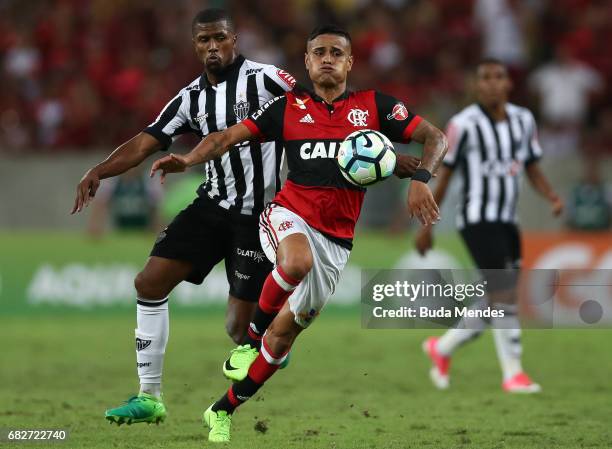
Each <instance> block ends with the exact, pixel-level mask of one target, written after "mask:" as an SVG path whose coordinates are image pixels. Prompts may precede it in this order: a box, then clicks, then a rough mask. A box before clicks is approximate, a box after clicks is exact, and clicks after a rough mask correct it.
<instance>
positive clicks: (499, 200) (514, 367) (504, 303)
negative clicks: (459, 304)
mask: <svg viewBox="0 0 612 449" xmlns="http://www.w3.org/2000/svg"><path fill="white" fill-rule="evenodd" d="M511 87H512V83H511V80H510V78H509V76H508V71H507V69H506V67H505V66H504V65H503V64H502V63H501V62H500V61H497V60H494V59H487V60H484V61H482V62H481V63H480V64H479V65H478V67H477V70H476V94H477V97H478V103H475V104H472V105H470V106H468V107H467V108H465V109H464V110H462V111H461V112H460V113H458V114H457V115H455V116H454V117H453V118H452V119H451V120H450V123H449V125H448V130H447V134H448V141H449V149H448V152H447V154H446V158H445V159H444V164H443V167H442V169H441V170H440V173H439V176H438V185H437V187H436V191H435V193H434V197H435V199H436V202H437V203H438V205H439V204H440V203H441V202H442V200H443V198H444V195H445V192H446V189H447V187H448V183H449V180H450V178H451V176H452V175H453V174H454V173H455V172H457V174H458V175H459V176H460V178H461V181H462V200H461V202H460V204H459V207H458V209H457V227H458V228H459V230H460V233H461V236H462V237H463V240H464V242H465V244H466V246H467V248H468V250H469V251H470V253H471V255H472V258H473V259H474V262H475V263H476V265H477V266H478V268H480V269H485V270H486V269H493V270H500V271H499V272H497V271H496V272H495V273H494V272H484V274H485V278H487V281H488V288H489V302H490V303H491V305H492V306H493V307H494V308H496V309H498V310H501V311H503V314H504V317H503V318H501V317H499V318H492V319H491V323H490V324H491V326H492V327H493V333H494V337H495V343H496V348H497V352H498V356H499V360H500V364H501V367H502V371H503V383H502V386H503V388H504V390H505V391H509V392H537V391H539V389H540V387H539V385H537V384H535V383H533V382H532V381H531V379H529V377H528V376H527V375H526V374H525V373H524V372H523V369H522V366H521V351H522V347H521V342H520V323H519V321H518V318H517V316H516V304H515V303H513V301H515V296H516V295H515V292H514V290H515V287H516V274H517V270H518V269H519V268H520V261H521V243H520V233H519V229H518V225H517V215H516V206H517V201H518V197H519V190H520V182H521V177H522V174H523V173H524V172H525V173H526V174H527V178H528V179H529V181H530V183H531V184H532V186H533V187H534V188H535V189H536V190H537V191H538V192H539V193H540V194H542V196H544V197H545V198H546V199H547V200H548V201H549V202H550V203H551V205H552V212H553V214H554V215H559V214H560V213H561V211H562V209H563V203H562V202H561V200H560V199H559V197H558V196H557V195H556V194H555V192H554V191H553V189H552V187H551V186H550V183H549V182H548V181H547V179H546V177H545V176H544V174H543V173H542V171H541V170H540V168H539V166H538V160H539V159H540V157H541V156H542V150H541V148H540V144H539V143H538V139H537V129H536V122H535V119H534V117H533V115H532V113H531V112H530V111H529V110H528V109H526V108H523V107H520V106H517V105H514V104H512V103H509V102H508V94H509V92H510V89H511ZM416 246H417V249H418V251H419V252H420V253H421V254H425V253H426V252H427V251H428V250H429V249H430V248H431V246H432V229H431V226H430V227H425V228H423V229H422V230H421V231H420V232H419V233H418V235H417V238H416ZM501 270H508V272H506V271H501ZM487 273H488V274H487ZM500 274H501V277H500ZM489 277H492V278H491V279H489ZM494 284H495V285H494ZM502 284H503V285H502ZM478 306H479V307H483V306H485V303H482V304H479V305H478ZM488 324H489V323H486V322H485V321H484V320H482V319H474V318H472V319H470V318H467V319H463V320H462V322H460V323H459V324H458V325H457V328H453V329H451V330H449V331H448V332H446V334H444V335H443V336H442V337H441V338H439V339H436V338H430V339H428V340H427V341H426V342H425V344H424V349H425V351H426V353H427V354H428V355H429V357H430V358H431V359H432V362H433V367H432V370H431V378H432V381H433V382H434V384H435V385H436V386H437V387H438V388H447V387H448V386H449V372H448V371H449V367H450V355H451V354H452V352H453V351H454V350H455V349H456V348H457V347H459V346H460V345H461V344H463V343H465V342H467V341H469V340H471V339H473V338H474V337H476V336H477V335H479V334H480V333H481V332H482V330H483V329H484V328H485V327H486V326H487V325H488Z"/></svg>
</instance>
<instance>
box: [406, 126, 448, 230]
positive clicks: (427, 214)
mask: <svg viewBox="0 0 612 449" xmlns="http://www.w3.org/2000/svg"><path fill="white" fill-rule="evenodd" d="M412 140H414V141H415V142H419V143H422V144H423V157H422V158H421V164H420V165H419V166H418V168H417V170H416V172H415V174H414V175H413V177H412V183H411V184H410V191H409V192H408V212H409V213H410V215H411V216H415V217H416V218H417V219H418V220H419V221H420V222H421V224H422V225H423V226H427V225H431V224H433V223H435V222H436V221H438V220H439V219H440V209H439V208H438V205H437V204H436V201H435V200H434V197H433V194H432V193H431V190H430V189H429V187H428V186H427V181H429V179H430V178H431V174H432V173H434V172H435V171H436V170H437V169H438V166H439V165H440V163H441V162H442V159H443V158H444V155H445V154H446V150H447V149H448V142H447V140H446V136H445V135H444V133H443V132H442V131H440V130H439V129H438V128H436V127H435V126H433V125H432V124H431V123H429V122H428V121H426V120H422V121H421V122H420V123H419V124H418V126H417V127H416V129H415V130H414V132H413V133H412Z"/></svg>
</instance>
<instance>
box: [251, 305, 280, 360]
mask: <svg viewBox="0 0 612 449" xmlns="http://www.w3.org/2000/svg"><path fill="white" fill-rule="evenodd" d="M276 315H278V312H272V313H266V312H264V311H263V310H261V308H260V307H259V306H257V309H256V310H255V316H254V317H253V321H251V324H250V325H249V329H248V331H247V334H246V335H245V336H244V339H243V340H242V344H243V345H251V346H252V347H253V348H257V350H258V351H259V350H260V349H261V339H262V337H263V334H264V332H266V329H267V328H268V326H269V325H270V323H271V322H272V321H273V320H274V318H275V317H276Z"/></svg>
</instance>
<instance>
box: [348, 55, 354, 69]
mask: <svg viewBox="0 0 612 449" xmlns="http://www.w3.org/2000/svg"><path fill="white" fill-rule="evenodd" d="M352 68H353V55H349V57H348V70H347V71H349V72H350V71H351V69H352Z"/></svg>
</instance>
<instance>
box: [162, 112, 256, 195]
mask: <svg viewBox="0 0 612 449" xmlns="http://www.w3.org/2000/svg"><path fill="white" fill-rule="evenodd" d="M253 137H254V136H253V133H252V132H251V131H250V130H249V128H247V127H246V126H245V125H243V124H242V123H238V124H236V125H234V126H230V127H229V128H227V129H225V130H223V131H218V132H214V133H210V134H209V135H208V136H206V137H205V138H204V139H202V140H201V141H200V143H198V144H197V145H196V147H195V148H194V149H193V150H191V151H190V152H189V153H187V154H185V155H180V154H174V153H170V154H169V155H168V156H165V157H162V158H161V159H158V160H156V161H155V162H154V163H153V166H152V167H151V177H153V176H155V172H156V171H161V182H162V184H163V183H164V181H165V179H166V175H167V174H168V173H181V172H184V171H185V170H186V169H187V168H188V167H192V166H194V165H198V164H202V163H204V162H208V161H212V160H213V159H216V158H218V157H221V156H223V154H225V153H226V152H228V151H229V149H230V148H231V147H232V146H233V145H236V144H238V143H240V142H245V141H248V140H251V139H252V138H253Z"/></svg>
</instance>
